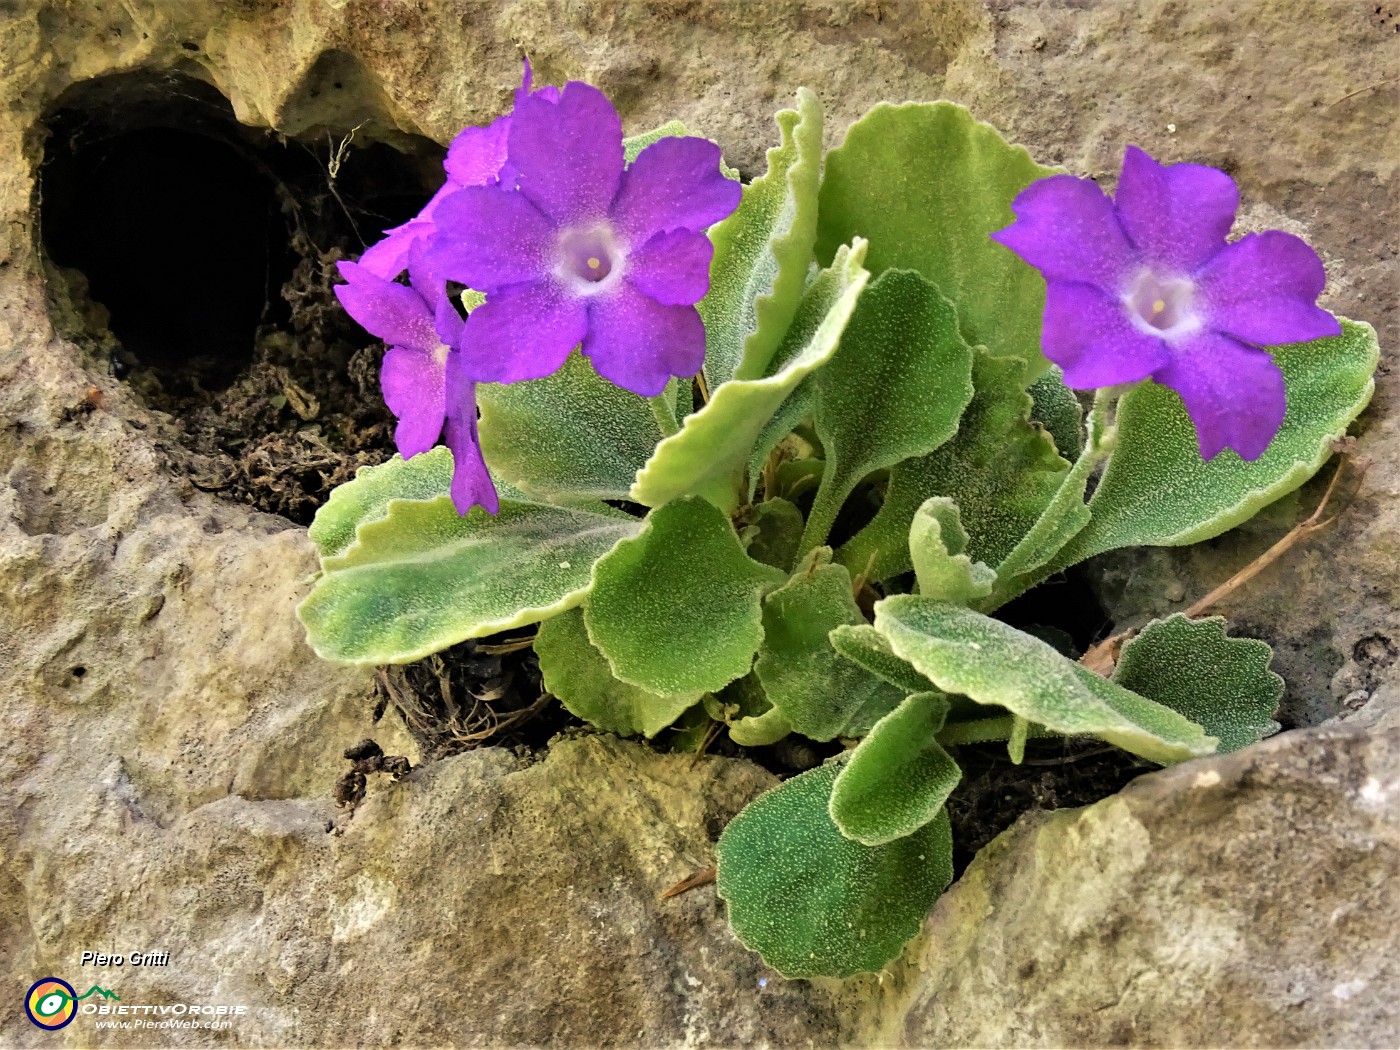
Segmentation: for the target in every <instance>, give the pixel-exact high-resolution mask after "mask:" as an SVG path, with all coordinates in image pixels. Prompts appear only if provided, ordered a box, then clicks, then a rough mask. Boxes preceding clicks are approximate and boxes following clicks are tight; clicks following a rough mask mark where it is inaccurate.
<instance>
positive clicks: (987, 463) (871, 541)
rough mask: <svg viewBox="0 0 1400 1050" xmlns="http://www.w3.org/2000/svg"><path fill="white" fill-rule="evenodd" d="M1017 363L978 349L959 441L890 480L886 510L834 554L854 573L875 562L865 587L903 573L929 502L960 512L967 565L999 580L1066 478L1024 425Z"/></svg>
mask: <svg viewBox="0 0 1400 1050" xmlns="http://www.w3.org/2000/svg"><path fill="white" fill-rule="evenodd" d="M1021 372H1022V367H1021V362H1020V361H1018V360H1016V359H1015V358H1005V357H993V356H992V355H990V354H989V353H987V352H986V351H985V350H984V349H981V348H979V349H978V351H977V353H976V355H975V357H974V360H973V365H972V379H973V386H974V387H975V388H976V392H975V393H974V394H973V397H972V401H971V403H970V404H969V405H968V406H967V410H966V411H965V412H964V413H963V416H962V422H961V423H960V424H959V427H958V432H957V435H956V436H955V437H954V438H953V439H952V440H951V441H949V442H948V443H947V444H946V445H944V446H943V447H941V448H939V449H937V450H936V451H934V452H932V453H930V454H929V455H927V456H921V457H919V458H918V459H912V460H909V461H907V462H904V463H901V464H899V465H898V466H896V467H895V468H894V469H893V470H892V471H891V472H890V481H889V490H888V492H886V494H885V502H884V505H883V506H882V507H881V508H880V510H879V512H878V513H877V514H876V515H875V518H874V520H872V521H871V523H870V524H869V525H867V526H866V527H865V528H864V529H862V530H861V531H860V532H858V533H857V534H856V535H855V536H854V537H853V538H852V539H851V540H850V541H849V542H848V543H846V544H845V545H844V546H842V547H841V549H840V550H839V551H837V555H836V556H837V558H838V560H840V562H841V563H842V564H843V565H846V566H848V567H851V568H854V569H856V570H857V571H859V569H862V568H864V567H865V565H866V563H867V562H868V561H869V559H870V557H871V555H872V554H873V555H875V563H874V568H873V570H872V572H871V574H870V579H871V580H873V581H876V582H878V581H880V580H886V579H889V578H890V577H891V576H897V575H898V574H899V573H901V572H906V571H907V570H908V569H909V568H910V567H911V562H910V558H909V526H910V524H911V523H912V521H913V519H914V512H915V511H916V510H918V508H919V506H920V505H921V504H922V503H923V502H924V500H926V499H928V498H929V497H930V496H948V497H950V498H951V499H952V500H953V501H954V502H955V503H957V505H958V511H959V513H960V514H961V515H962V523H963V527H964V528H965V529H966V530H967V534H968V537H969V539H968V550H967V554H968V555H969V557H971V558H973V559H975V560H977V561H981V562H985V563H986V564H987V565H990V566H992V567H993V568H995V569H996V570H997V571H998V572H999V573H1000V572H1001V568H1000V566H1001V563H1002V561H1003V560H1004V559H1005V558H1006V557H1007V555H1009V554H1010V553H1011V551H1012V550H1013V549H1014V548H1015V547H1016V545H1017V544H1018V543H1019V542H1020V541H1021V540H1022V538H1023V537H1024V536H1025V535H1026V534H1027V533H1028V532H1029V531H1030V530H1031V528H1032V527H1033V526H1034V525H1035V523H1036V522H1037V521H1038V520H1039V519H1040V517H1041V515H1042V514H1043V513H1044V511H1045V509H1046V508H1047V507H1048V506H1049V505H1050V502H1051V501H1052V500H1053V499H1054V497H1055V494H1056V493H1057V492H1058V491H1059V489H1060V483H1061V481H1062V480H1063V479H1064V477H1065V475H1066V474H1067V473H1068V472H1069V464H1068V463H1067V462H1065V461H1064V460H1063V459H1062V458H1061V457H1060V455H1059V454H1058V453H1057V452H1056V451H1055V443H1054V441H1053V440H1051V439H1050V437H1049V436H1048V435H1047V434H1046V433H1045V431H1044V430H1043V429H1041V428H1040V427H1038V426H1036V425H1035V424H1034V423H1032V422H1030V418H1029V417H1030V410H1031V398H1030V396H1029V395H1028V394H1027V393H1026V392H1025V391H1024V390H1022V389H1021V385H1020V384H1021Z"/></svg>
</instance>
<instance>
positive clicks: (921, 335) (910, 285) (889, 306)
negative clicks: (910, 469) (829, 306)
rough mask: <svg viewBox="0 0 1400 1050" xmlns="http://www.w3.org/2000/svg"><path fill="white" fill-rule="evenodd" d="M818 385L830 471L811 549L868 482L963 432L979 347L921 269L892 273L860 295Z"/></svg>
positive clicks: (819, 422) (811, 520) (810, 529)
mask: <svg viewBox="0 0 1400 1050" xmlns="http://www.w3.org/2000/svg"><path fill="white" fill-rule="evenodd" d="M815 383H816V410H815V419H816V430H817V436H818V437H819V438H820V439H821V442H822V446H823V448H824V449H825V454H826V473H825V474H824V475H823V476H822V483H821V487H820V488H819V489H818V490H817V498H816V500H815V501H814V502H813V504H812V509H811V511H810V513H809V514H808V516H807V531H806V533H805V534H804V536H803V538H802V547H803V550H804V551H806V550H811V549H812V548H813V547H817V546H820V545H821V543H822V542H823V541H825V539H826V537H827V533H828V532H829V531H830V529H831V525H832V523H833V522H834V521H835V520H836V515H837V514H838V512H839V511H840V510H841V505H842V504H843V503H845V502H846V497H847V496H849V495H850V494H851V491H852V490H853V489H854V488H855V487H856V484H857V483H858V482H859V481H860V480H861V479H862V478H864V477H865V476H866V475H868V474H870V473H872V472H874V471H877V470H883V469H885V468H887V467H892V466H894V465H895V464H896V463H900V462H902V461H903V460H906V459H909V458H910V457H913V456H922V455H924V454H925V453H928V452H931V451H932V450H934V449H936V448H938V447H939V446H940V445H942V444H943V443H944V442H945V441H947V440H948V439H949V438H950V437H952V436H953V434H954V433H956V432H957V429H958V418H959V417H960V416H961V415H962V412H963V409H964V408H966V407H967V404H968V402H969V401H970V400H971V399H972V351H971V349H970V348H969V347H968V345H967V344H966V343H965V342H963V339H962V336H961V335H959V334H958V318H957V315H956V314H955V313H954V311H953V307H952V304H950V303H949V302H948V300H946V299H944V298H943V296H941V295H939V294H938V289H936V288H934V287H933V285H931V284H929V283H928V281H926V280H924V278H922V277H920V276H919V275H918V274H917V273H912V272H909V271H904V270H888V271H886V272H885V273H883V274H881V276H880V277H879V278H878V279H877V280H876V281H875V282H874V283H873V284H871V285H870V287H869V289H868V290H867V291H866V293H865V294H864V295H862V296H861V299H860V302H859V304H857V306H856V311H855V315H854V316H853V317H852V318H851V321H850V324H848V325H847V326H846V332H845V334H844V335H843V336H842V337H841V346H840V348H839V349H838V350H837V352H836V355H835V356H834V357H833V358H832V359H831V361H830V362H828V363H827V365H826V367H825V368H823V369H822V370H821V371H820V372H819V373H817V376H816V380H815ZM907 524H908V523H907V522H906V528H907ZM847 564H848V565H849V564H850V563H849V562H848V563H847ZM862 567H863V566H861V567H857V568H862Z"/></svg>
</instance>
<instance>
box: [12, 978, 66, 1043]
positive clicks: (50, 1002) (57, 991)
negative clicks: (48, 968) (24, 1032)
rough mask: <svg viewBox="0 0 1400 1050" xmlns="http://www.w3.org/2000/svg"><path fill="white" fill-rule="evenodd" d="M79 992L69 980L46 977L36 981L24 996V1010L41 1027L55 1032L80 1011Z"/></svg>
mask: <svg viewBox="0 0 1400 1050" xmlns="http://www.w3.org/2000/svg"><path fill="white" fill-rule="evenodd" d="M77 1000H78V993H77V992H75V991H74V990H73V986H72V985H71V984H69V983H68V982H67V981H60V980H59V979H58V978H57V977H45V978H44V979H43V980H40V981H35V982H34V984H33V985H31V986H30V989H29V992H28V993H27V994H26V995H25V997H24V1012H25V1013H26V1014H28V1015H29V1019H30V1020H31V1021H33V1022H34V1024H35V1025H37V1026H38V1027H40V1028H43V1029H45V1030H47V1031H50V1032H54V1031H57V1030H58V1029H60V1028H62V1027H64V1026H65V1025H67V1024H68V1023H69V1022H70V1021H72V1020H73V1015H74V1014H75V1013H77V1012H78V1008H77Z"/></svg>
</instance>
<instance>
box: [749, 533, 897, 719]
mask: <svg viewBox="0 0 1400 1050" xmlns="http://www.w3.org/2000/svg"><path fill="white" fill-rule="evenodd" d="M830 559H831V551H830V549H829V548H826V547H819V548H818V549H817V550H816V551H813V552H812V554H811V555H809V556H808V558H807V559H806V560H805V561H804V562H803V564H801V565H799V566H798V567H797V571H796V572H794V573H793V575H792V579H790V580H788V581H787V583H785V584H783V586H782V587H779V588H778V589H777V590H775V591H773V592H772V593H771V594H769V595H768V597H766V598H765V599H764V600H763V632H764V633H763V645H762V647H761V648H760V649H759V654H758V662H757V663H756V664H755V665H754V672H755V673H756V674H757V675H758V679H759V681H760V682H762V683H763V688H764V690H765V691H766V692H767V694H768V699H769V700H770V701H772V703H773V706H774V707H776V708H778V709H779V710H780V711H781V712H782V713H783V717H784V718H786V719H787V721H788V723H789V724H790V725H791V726H792V727H793V729H795V730H796V731H797V732H799V733H801V734H802V735H803V736H807V737H811V738H812V739H813V740H831V739H833V738H834V737H837V736H840V735H843V734H845V735H848V736H859V735H861V734H862V733H864V732H865V731H866V730H867V729H869V727H870V726H872V725H874V724H875V722H877V721H878V720H879V719H880V718H882V717H884V715H885V714H886V713H887V712H889V711H891V710H893V709H894V708H895V707H897V706H898V705H899V703H900V701H901V700H903V699H904V694H903V693H901V692H900V691H899V690H897V689H895V688H893V687H891V686H890V685H889V684H888V683H887V682H885V681H884V680H883V679H881V678H878V677H876V676H875V675H872V674H871V673H870V672H869V671H867V670H865V669H864V668H863V667H861V666H859V665H858V664H854V663H852V662H851V661H849V660H847V659H846V658H845V657H843V656H841V654H839V653H838V652H837V651H836V650H835V649H833V648H832V647H831V642H830V641H829V639H828V638H827V635H829V634H830V633H831V631H832V630H833V629H834V628H836V627H839V626H841V625H842V624H857V623H864V622H865V618H864V617H863V616H861V613H860V609H859V607H858V606H857V605H856V603H855V599H854V598H853V597H851V574H850V573H849V572H847V571H846V569H845V568H844V567H843V566H840V565H832V564H829V563H830Z"/></svg>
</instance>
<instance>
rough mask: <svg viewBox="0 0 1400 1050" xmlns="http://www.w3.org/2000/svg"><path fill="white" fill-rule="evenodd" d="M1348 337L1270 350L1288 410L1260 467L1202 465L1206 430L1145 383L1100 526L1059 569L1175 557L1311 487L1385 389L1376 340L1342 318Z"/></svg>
mask: <svg viewBox="0 0 1400 1050" xmlns="http://www.w3.org/2000/svg"><path fill="white" fill-rule="evenodd" d="M1340 320H1341V322H1342V334H1341V335H1339V336H1335V337H1333V338H1330V339H1318V340H1315V341H1313V342H1311V343H1293V344H1291V345H1288V346H1275V347H1270V348H1269V352H1270V353H1271V354H1273V356H1274V360H1275V361H1276V362H1277V363H1278V366H1279V367H1280V368H1281V369H1282V370H1283V378H1284V385H1285V387H1286V389H1287V392H1288V410H1287V413H1286V414H1285V415H1284V417H1283V426H1282V428H1281V429H1280V430H1279V432H1278V435H1277V436H1276V437H1275V438H1274V440H1273V442H1272V443H1271V444H1270V445H1269V447H1268V448H1267V449H1266V450H1265V452H1264V454H1263V455H1262V456H1260V457H1259V458H1258V459H1257V460H1255V461H1254V462H1253V463H1246V462H1245V461H1244V460H1242V459H1240V457H1239V455H1238V453H1236V452H1235V451H1234V450H1233V449H1227V450H1225V451H1224V452H1222V453H1221V454H1220V455H1218V456H1216V457H1215V458H1214V459H1212V460H1211V461H1210V462H1209V463H1207V462H1205V461H1203V460H1202V459H1201V454H1200V451H1199V448H1198V445H1197V441H1196V429H1195V427H1194V425H1193V424H1192V423H1191V419H1190V417H1189V416H1187V414H1186V410H1185V409H1184V408H1183V407H1182V404H1181V398H1180V397H1179V396H1178V395H1177V393H1176V392H1175V391H1173V390H1168V389H1167V388H1166V387H1162V386H1157V385H1156V384H1154V383H1144V384H1142V385H1141V386H1138V387H1135V388H1134V389H1132V390H1130V391H1128V393H1126V394H1125V395H1124V396H1123V399H1122V401H1120V402H1119V405H1118V441H1117V446H1116V447H1115V449H1114V451H1113V455H1112V456H1111V457H1110V458H1109V461H1108V466H1107V467H1105V468H1104V474H1103V479H1102V480H1101V481H1100V482H1099V487H1098V488H1097V489H1095V490H1094V495H1093V498H1092V499H1091V500H1090V501H1089V509H1090V510H1091V511H1092V512H1093V519H1092V520H1091V521H1090V522H1089V524H1088V525H1087V526H1086V527H1085V528H1084V529H1083V531H1081V532H1080V533H1079V534H1078V535H1077V536H1075V537H1074V539H1073V540H1072V541H1071V542H1070V544H1069V546H1068V547H1067V548H1066V549H1065V550H1064V552H1063V553H1062V554H1060V556H1059V557H1057V558H1056V559H1055V562H1054V565H1055V567H1056V568H1063V567H1065V566H1068V565H1073V564H1074V563H1075V562H1078V561H1083V560H1084V559H1085V558H1088V557H1092V556H1093V555H1095V554H1101V553H1102V552H1104V551H1110V550H1114V549H1116V548H1118V547H1130V546H1145V545H1146V546H1164V547H1175V546H1180V545H1183V544H1187V543H1199V542H1200V541H1201V540H1206V539H1210V538H1211V537H1212V536H1218V535H1220V534H1221V533H1222V532H1225V531H1226V530H1227V529H1232V528H1234V527H1235V526H1236V525H1238V524H1239V523H1240V522H1242V521H1245V520H1247V519H1248V518H1250V517H1252V516H1253V515H1254V514H1255V513H1256V512H1258V511H1259V510H1260V509H1261V508H1262V507H1265V506H1267V505H1268V504H1270V503H1272V502H1273V501H1274V500H1276V499H1278V498H1279V497H1280V496H1283V495H1285V494H1287V493H1289V492H1292V491H1293V490H1294V489H1296V488H1297V487H1298V486H1299V485H1301V484H1303V482H1305V481H1307V480H1308V478H1310V477H1312V476H1313V475H1314V474H1315V473H1317V471H1318V468H1320V467H1321V466H1322V464H1323V463H1324V462H1325V461H1326V460H1327V457H1328V456H1330V455H1331V454H1332V442H1333V441H1334V440H1335V439H1337V438H1339V437H1341V436H1342V435H1343V434H1344V433H1346V428H1347V424H1349V423H1350V422H1351V421H1352V420H1353V419H1355V418H1356V417H1357V415H1359V414H1360V412H1361V410H1362V409H1363V408H1365V407H1366V405H1367V403H1368V402H1369V401H1370V400H1371V392H1372V391H1373V390H1374V389H1375V384H1374V381H1373V380H1372V378H1371V374H1372V373H1373V372H1374V371H1375V368H1376V363H1377V361H1378V360H1379V355H1380V348H1379V346H1378V345H1377V343H1376V333H1375V330H1374V329H1373V328H1372V327H1371V326H1370V325H1368V324H1363V323H1361V322H1359V321H1348V320H1346V319H1345V318H1340Z"/></svg>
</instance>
